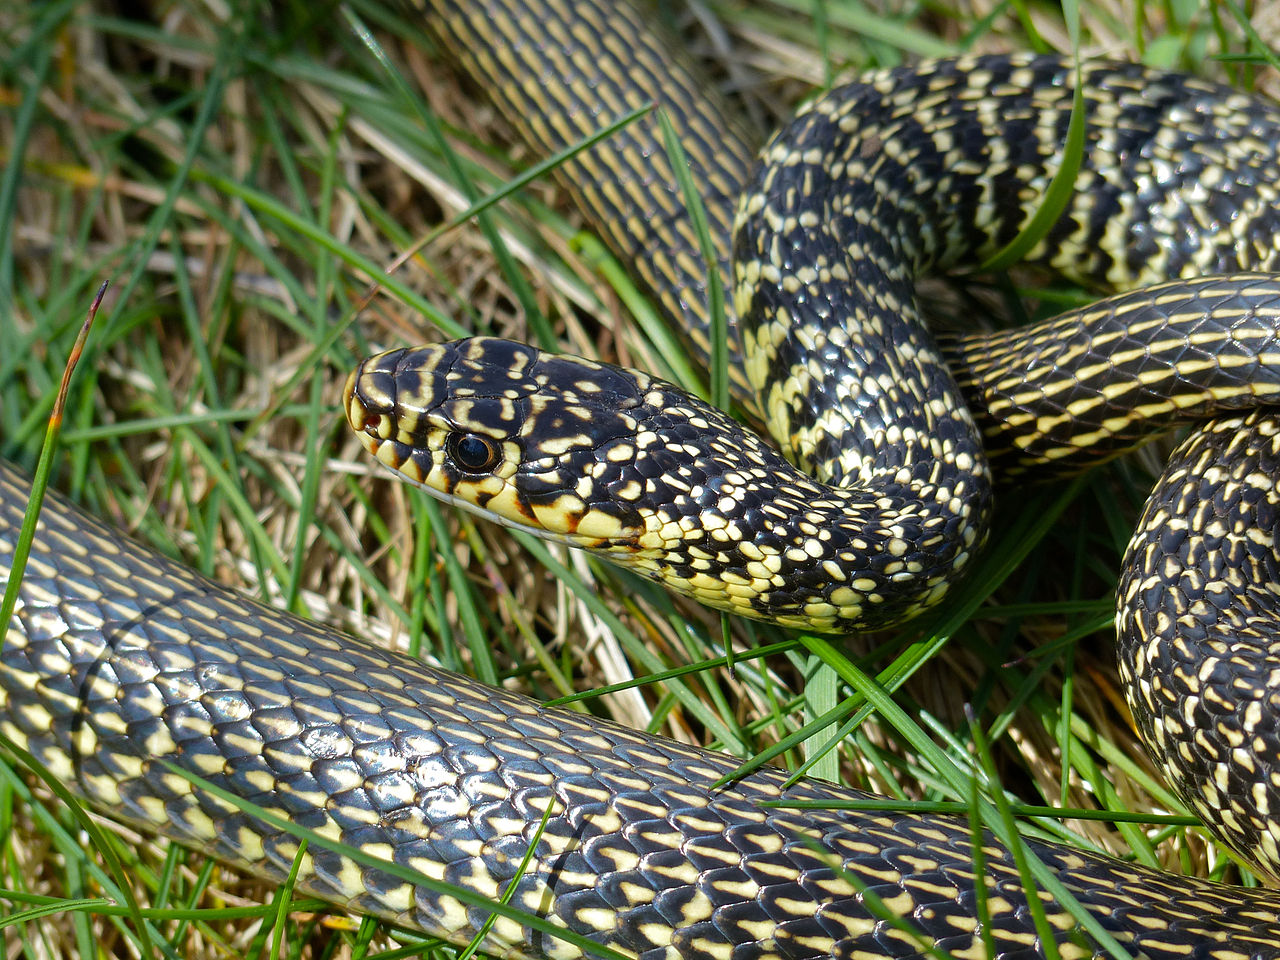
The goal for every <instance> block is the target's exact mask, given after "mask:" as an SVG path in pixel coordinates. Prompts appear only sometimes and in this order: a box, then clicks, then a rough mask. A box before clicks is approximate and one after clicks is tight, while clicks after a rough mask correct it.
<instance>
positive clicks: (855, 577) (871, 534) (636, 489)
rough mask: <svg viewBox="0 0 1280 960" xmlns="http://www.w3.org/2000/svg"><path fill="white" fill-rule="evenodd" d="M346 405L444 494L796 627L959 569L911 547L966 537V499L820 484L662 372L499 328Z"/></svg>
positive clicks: (933, 591) (901, 610)
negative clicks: (555, 347) (480, 447)
mask: <svg viewBox="0 0 1280 960" xmlns="http://www.w3.org/2000/svg"><path fill="white" fill-rule="evenodd" d="M345 406H346V409H347V417H348V419H349V420H350V422H351V423H352V425H353V426H355V427H356V429H357V430H358V431H359V435H360V439H361V440H362V441H363V442H364V444H365V446H366V447H367V448H368V449H369V450H370V452H372V453H373V454H374V455H375V456H376V457H377V458H378V459H379V460H381V461H382V462H383V463H386V464H387V465H388V466H391V467H393V468H395V469H398V470H400V471H401V472H402V473H404V474H405V475H406V476H408V477H409V478H410V479H412V480H414V481H416V482H418V483H421V484H423V485H424V486H426V487H427V488H428V489H429V490H432V492H435V493H438V494H441V495H443V496H444V497H445V498H447V499H448V500H450V501H451V502H454V503H458V504H460V505H462V506H464V507H468V508H470V509H474V510H476V511H477V512H480V513H481V514H483V515H485V516H488V517H490V518H492V519H495V520H497V521H498V522H499V523H505V524H508V525H514V526H518V527H521V528H524V529H528V530H532V531H534V532H537V533H539V534H540V535H542V536H546V537H550V538H553V539H556V540H560V541H563V542H566V543H569V544H572V545H573V546H578V547H586V548H591V549H595V550H598V551H600V552H602V553H604V554H606V555H608V556H611V557H614V558H616V559H618V560H619V561H620V562H622V563H625V564H626V565H627V566H629V567H631V568H633V569H635V570H638V571H639V572H641V573H643V574H645V575H646V576H649V577H652V578H654V579H657V580H661V581H663V582H665V583H668V584H671V585H673V586H675V587H677V588H678V589H680V590H681V591H682V592H684V593H687V594H689V595H690V596H693V597H696V598H697V599H699V600H701V601H703V602H704V603H708V604H711V605H713V606H717V607H722V608H725V609H728V610H733V611H735V612H737V613H741V614H744V615H746V616H751V617H757V618H767V619H770V620H774V621H776V622H778V623H783V624H788V625H791V626H797V627H808V628H810V629H819V630H839V629H843V628H847V626H848V625H849V624H856V623H866V622H875V621H877V620H878V621H881V622H883V621H887V620H895V619H903V618H905V617H907V616H910V615H912V614H914V613H916V612H918V611H919V610H921V609H923V608H924V607H925V606H927V605H928V604H929V603H930V602H932V601H933V600H935V599H936V597H937V595H939V594H940V593H941V591H942V589H943V588H944V587H945V585H946V583H947V582H948V581H949V579H950V577H949V576H947V575H946V574H947V573H948V572H949V571H950V569H951V566H952V564H949V563H942V562H934V563H933V564H931V565H929V566H925V564H924V563H923V562H922V559H921V551H920V550H919V549H918V548H917V546H916V545H918V544H920V543H925V542H928V541H929V540H930V538H933V539H936V540H937V541H938V543H939V544H940V545H941V546H942V547H945V548H955V547H956V545H958V549H959V550H961V551H968V550H969V549H970V548H971V546H972V545H973V537H974V534H973V532H972V531H969V532H967V533H966V531H964V530H960V531H959V532H958V533H956V532H954V528H957V527H959V523H958V521H957V520H955V519H954V517H955V516H956V515H959V514H961V513H962V511H963V509H964V504H963V499H962V497H961V495H959V494H957V497H956V500H957V501H959V502H949V503H944V504H942V508H941V509H939V510H936V511H934V512H933V513H930V512H929V511H927V510H926V509H922V508H920V507H919V504H918V497H916V496H914V495H913V494H914V491H913V489H912V488H910V487H909V486H908V485H907V484H905V483H902V484H896V485H895V484H890V483H887V482H882V483H880V484H878V486H877V487H876V488H875V491H874V496H872V495H869V494H868V489H867V486H865V485H864V486H851V487H834V486H828V485H825V484H822V483H819V482H817V481H815V480H814V479H813V478H811V477H809V476H806V475H805V474H803V473H801V472H800V471H799V470H797V469H796V468H795V467H793V466H791V465H790V464H789V463H787V461H786V460H784V459H783V458H782V456H781V455H780V454H778V453H777V451H775V450H773V449H772V448H770V447H768V446H767V445H765V444H764V443H763V442H762V441H761V440H760V439H759V438H758V437H756V436H755V435H754V434H752V433H751V432H749V431H747V430H744V429H743V428H742V427H741V426H739V425H738V424H737V423H736V422H735V421H734V420H732V419H731V418H729V417H728V416H726V415H724V414H722V413H720V412H719V411H717V410H715V409H714V408H712V407H710V406H708V405H707V404H705V403H702V402H701V401H699V400H697V399H696V398H694V397H691V396H690V395H689V394H687V393H686V392H685V391H683V390H681V389H679V388H678V387H675V386H673V385H671V384H669V383H666V382H665V381H662V380H658V379H656V378H653V377H650V376H648V375H646V374H644V373H641V372H639V371H636V370H624V369H622V368H619V367H613V366H609V365H607V364H600V363H596V362H594V361H590V360H582V359H579V358H576V357H558V356H553V355H551V354H547V353H542V352H541V351H538V350H535V349H533V348H532V347H527V346H524V345H522V344H517V343H512V342H510V341H507V340H497V339H493V338H487V337H477V338H473V339H470V340H462V341H458V342H457V343H453V344H445V345H443V346H435V347H419V348H416V349H413V350H394V351H391V352H390V353H385V354H380V355H379V356H377V357H373V358H371V359H369V360H366V361H365V362H364V363H363V364H362V365H361V367H360V369H359V370H358V371H357V372H356V373H354V374H353V375H352V377H351V379H350V380H349V381H348V384H347V391H346V398H345ZM461 442H470V443H479V444H486V443H487V444H489V445H490V448H491V449H492V450H493V452H494V455H493V456H492V457H484V456H482V457H480V458H479V459H478V460H476V461H474V462H470V463H468V462H467V456H466V453H467V451H466V450H465V449H460V448H459V446H458V444H459V443H461ZM962 489H963V487H962ZM946 508H950V510H949V511H947V509H946ZM934 527H936V528H938V529H939V531H940V532H939V533H936V534H935V533H934V532H933V531H932V529H931V528H934ZM961 559H962V558H960V557H955V558H954V564H955V565H959V563H960V562H961ZM898 584H902V585H903V586H901V587H898V586H897V585H898Z"/></svg>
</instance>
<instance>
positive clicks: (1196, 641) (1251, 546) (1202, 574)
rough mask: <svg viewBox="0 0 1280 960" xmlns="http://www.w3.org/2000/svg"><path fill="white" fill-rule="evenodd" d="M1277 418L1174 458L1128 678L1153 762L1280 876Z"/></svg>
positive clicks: (1210, 436)
mask: <svg viewBox="0 0 1280 960" xmlns="http://www.w3.org/2000/svg"><path fill="white" fill-rule="evenodd" d="M1277 478H1280V414H1277V413H1275V412H1273V411H1262V410H1260V411H1254V412H1253V413H1251V414H1248V415H1247V416H1242V417H1231V418H1227V419H1223V420H1218V421H1215V422H1213V423H1211V424H1209V425H1208V426H1207V427H1205V429H1203V430H1200V431H1196V432H1195V433H1193V434H1192V435H1191V436H1190V437H1188V438H1187V440H1186V441H1185V442H1184V443H1183V444H1182V445H1181V446H1180V447H1179V448H1178V449H1177V450H1176V451H1175V452H1174V454H1173V456H1172V457H1171V458H1170V460H1169V465H1168V467H1167V468H1166V470H1165V473H1164V475H1163V476H1162V477H1161V479H1160V482H1159V483H1158V484H1157V486H1156V489H1155V491H1154V492H1153V493H1152V495H1151V499H1150V501H1149V502H1148V503H1147V507H1146V510H1145V512H1144V513H1143V516H1142V519H1141V521H1140V522H1139V524H1138V529H1137V532H1136V533H1134V535H1133V539H1132V540H1131V541H1130V543H1129V548H1128V550H1127V551H1126V554H1125V563H1124V565H1123V568H1122V571H1123V572H1122V574H1121V578H1120V587H1119V591H1118V594H1119V596H1118V604H1119V612H1118V614H1117V624H1118V634H1119V640H1120V673H1121V676H1122V678H1123V679H1124V682H1125V693H1126V696H1127V697H1128V699H1129V705H1130V707H1131V708H1132V710H1133V715H1134V717H1135V718H1136V719H1137V721H1138V724H1139V727H1140V729H1141V733H1142V736H1143V739H1144V740H1145V741H1146V743H1147V744H1148V746H1149V749H1150V751H1151V755H1152V757H1154V758H1155V760H1156V762H1157V763H1158V764H1159V766H1160V767H1161V768H1162V769H1163V770H1164V772H1165V775H1166V777H1168V779H1169V782H1170V783H1172V784H1173V785H1174V786H1175V787H1176V788H1177V790H1178V792H1179V793H1180V794H1181V795H1182V798H1183V799H1184V800H1185V801H1186V802H1187V804H1188V805H1189V806H1190V807H1191V808H1192V809H1193V810H1195V811H1196V812H1197V813H1199V814H1200V816H1202V817H1203V818H1204V820H1205V823H1208V824H1212V825H1213V829H1214V831H1215V832H1216V833H1217V834H1218V835H1219V836H1221V837H1223V838H1224V839H1225V840H1227V842H1229V843H1230V844H1231V845H1232V846H1233V847H1235V848H1236V849H1237V850H1239V851H1240V852H1241V853H1242V854H1243V855H1244V856H1246V857H1248V858H1249V859H1250V860H1251V861H1253V862H1256V863H1260V864H1262V866H1263V868H1264V870H1266V871H1267V872H1268V873H1270V874H1271V875H1272V876H1273V877H1275V876H1278V875H1280V680H1278V679H1277V678H1278V677H1280V644H1277V642H1276V625H1277V622H1278V621H1280V542H1278V541H1277V534H1278V533H1280V487H1278V486H1277Z"/></svg>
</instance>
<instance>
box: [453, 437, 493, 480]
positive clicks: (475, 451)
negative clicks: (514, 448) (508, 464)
mask: <svg viewBox="0 0 1280 960" xmlns="http://www.w3.org/2000/svg"><path fill="white" fill-rule="evenodd" d="M444 449H445V453H447V454H448V455H449V459H451V460H452V461H453V462H454V463H455V464H457V466H458V468H459V469H461V470H464V471H466V472H467V473H485V472H486V471H489V470H492V469H493V468H494V467H495V466H497V464H498V461H499V460H500V459H501V450H499V448H498V444H497V443H496V442H495V441H493V440H491V439H489V438H488V437H482V436H479V435H478V434H474V433H451V434H449V437H448V439H447V440H445V442H444Z"/></svg>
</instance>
